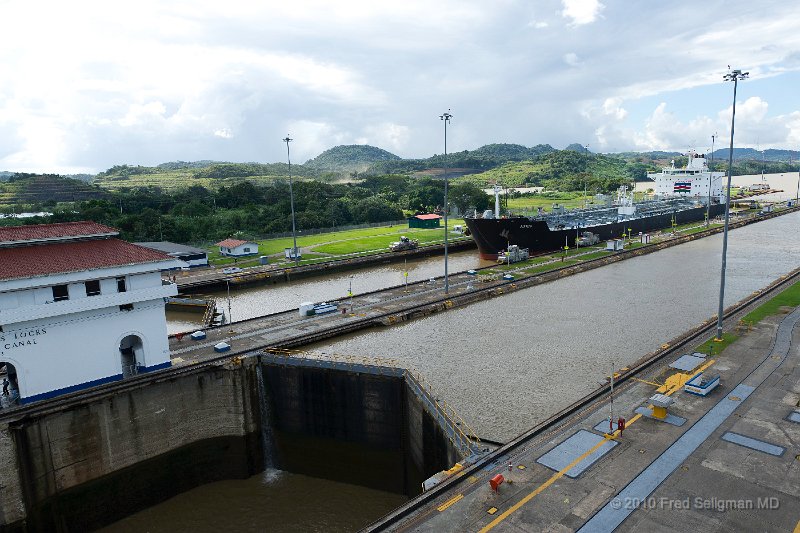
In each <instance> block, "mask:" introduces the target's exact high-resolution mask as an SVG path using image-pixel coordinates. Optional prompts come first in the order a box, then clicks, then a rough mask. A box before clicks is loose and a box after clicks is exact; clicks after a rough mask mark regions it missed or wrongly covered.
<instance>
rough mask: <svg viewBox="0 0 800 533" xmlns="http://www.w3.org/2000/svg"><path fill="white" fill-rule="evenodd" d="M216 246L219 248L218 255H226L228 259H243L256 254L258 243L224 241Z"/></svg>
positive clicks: (237, 240)
mask: <svg viewBox="0 0 800 533" xmlns="http://www.w3.org/2000/svg"><path fill="white" fill-rule="evenodd" d="M216 246H219V253H220V255H227V256H229V257H244V256H247V255H256V254H258V243H256V242H252V241H240V240H239V239H225V240H224V241H220V242H218V243H217V244H216Z"/></svg>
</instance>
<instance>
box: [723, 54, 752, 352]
mask: <svg viewBox="0 0 800 533" xmlns="http://www.w3.org/2000/svg"><path fill="white" fill-rule="evenodd" d="M749 75H750V73H749V72H742V71H741V70H734V71H731V72H728V73H727V74H725V76H723V78H722V79H723V80H724V81H732V82H733V111H732V113H731V147H730V150H729V153H728V186H727V190H726V192H725V229H724V230H723V233H722V272H721V274H720V280H719V309H718V311H717V336H716V337H715V338H714V340H716V341H718V342H721V341H722V311H723V302H724V301H725V266H726V259H727V255H728V223H729V221H730V216H731V178H732V176H733V129H734V124H735V122H736V88H737V87H738V85H739V80H744V79H746V78H747V77H748V76H749Z"/></svg>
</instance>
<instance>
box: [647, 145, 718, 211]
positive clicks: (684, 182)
mask: <svg viewBox="0 0 800 533" xmlns="http://www.w3.org/2000/svg"><path fill="white" fill-rule="evenodd" d="M688 156H689V161H688V162H687V164H686V167H685V168H675V161H673V162H672V166H669V167H664V168H662V169H661V172H649V173H648V174H647V177H648V178H650V179H651V180H653V181H654V182H655V185H656V186H655V194H656V196H658V197H667V196H692V197H696V198H697V200H698V201H700V202H703V201H704V199H708V197H709V195H710V196H711V198H712V199H714V200H718V201H720V202H722V201H723V200H724V198H725V193H724V190H723V185H722V184H723V181H724V180H723V178H724V177H725V173H724V172H711V171H710V170H709V169H708V165H707V164H706V158H705V155H703V154H698V153H695V152H694V151H691V152H689V154H688ZM709 191H710V193H709Z"/></svg>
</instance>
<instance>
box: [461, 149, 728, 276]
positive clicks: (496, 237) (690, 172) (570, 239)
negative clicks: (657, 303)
mask: <svg viewBox="0 0 800 533" xmlns="http://www.w3.org/2000/svg"><path fill="white" fill-rule="evenodd" d="M688 156H689V159H688V163H687V165H686V167H685V168H675V162H674V161H673V162H672V166H671V167H665V168H663V169H662V170H661V172H657V173H648V174H647V177H648V178H650V179H652V180H653V181H654V182H655V187H654V195H653V199H652V200H646V201H643V202H637V203H634V202H633V201H632V197H631V195H630V194H629V193H628V191H627V187H620V189H619V191H618V192H617V197H616V201H614V202H612V201H610V199H608V200H605V201H604V205H601V206H599V207H598V206H594V207H589V208H583V209H573V210H566V209H564V208H563V207H558V206H554V208H553V210H552V211H551V212H549V213H544V212H543V211H541V210H540V211H539V213H538V214H536V215H535V216H514V215H508V216H500V201H499V194H500V188H499V187H498V186H495V209H494V211H492V210H486V211H484V212H483V214H482V215H478V214H476V215H475V216H472V217H467V218H465V219H464V222H465V223H466V225H467V231H468V232H469V234H470V235H471V236H472V238H473V239H474V240H475V243H476V244H477V246H478V252H479V253H480V255H481V257H482V258H483V259H489V260H496V259H497V255H498V254H499V253H500V252H501V251H503V250H507V249H508V247H509V246H510V245H512V244H516V245H517V246H519V247H520V248H527V249H528V250H529V252H530V253H536V252H542V251H550V250H557V249H560V248H563V247H564V246H569V247H570V248H571V247H573V246H574V245H575V243H576V239H579V238H580V237H581V235H582V234H584V233H586V232H591V233H593V234H595V235H597V236H598V237H599V238H600V239H603V240H606V239H612V238H613V239H616V238H620V237H621V236H622V235H623V234H625V235H631V236H634V235H635V236H638V235H639V233H647V232H650V231H653V230H658V229H663V228H669V227H672V225H678V224H686V223H689V222H695V221H700V220H704V219H705V217H706V216H708V217H709V218H714V217H716V216H718V215H720V214H723V213H724V212H725V201H724V200H725V197H724V194H723V190H722V181H723V180H722V177H723V176H724V173H722V172H711V171H710V170H709V169H708V166H707V165H706V159H705V157H704V156H703V154H697V153H695V152H690V153H689V154H688ZM465 233H466V232H465Z"/></svg>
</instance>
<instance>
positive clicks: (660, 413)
mask: <svg viewBox="0 0 800 533" xmlns="http://www.w3.org/2000/svg"><path fill="white" fill-rule="evenodd" d="M650 410H652V411H653V418H659V419H662V420H663V419H664V418H667V410H666V408H664V407H658V406H657V405H651V406H650Z"/></svg>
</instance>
